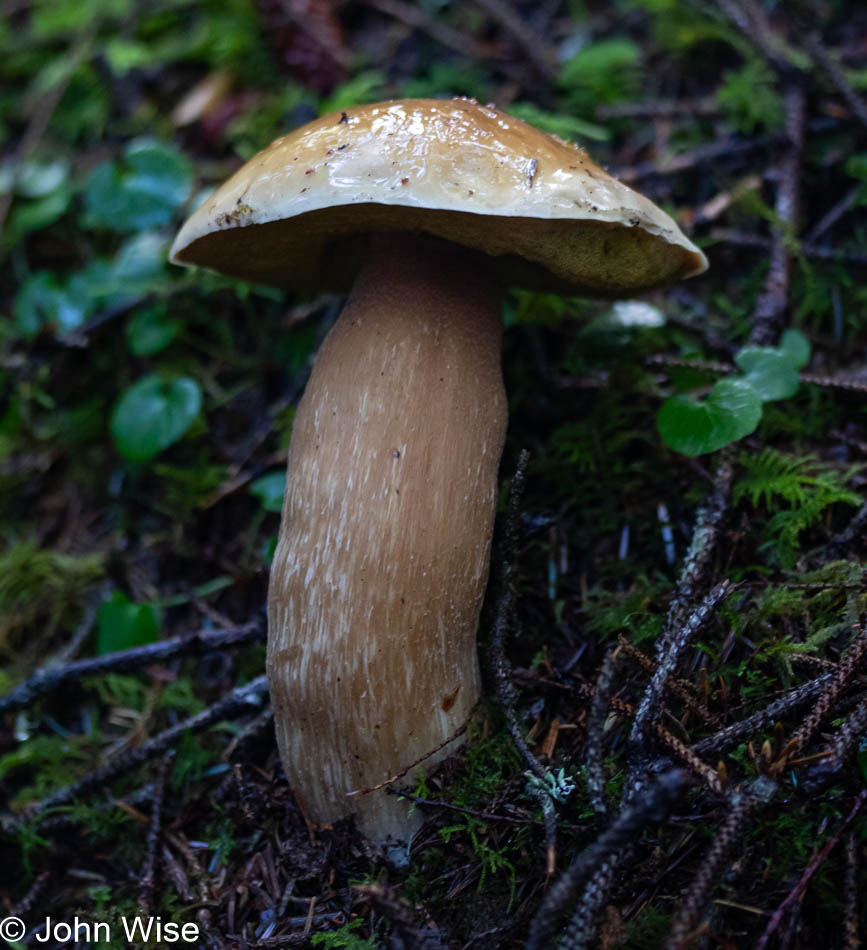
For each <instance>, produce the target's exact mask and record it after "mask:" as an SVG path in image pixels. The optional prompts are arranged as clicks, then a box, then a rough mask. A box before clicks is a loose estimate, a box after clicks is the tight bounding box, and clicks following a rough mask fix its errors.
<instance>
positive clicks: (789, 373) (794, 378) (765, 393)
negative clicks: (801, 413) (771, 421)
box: [735, 346, 800, 402]
mask: <svg viewBox="0 0 867 950" xmlns="http://www.w3.org/2000/svg"><path fill="white" fill-rule="evenodd" d="M735 363H737V365H738V366H739V367H740V368H741V369H742V370H743V371H744V373H745V374H746V380H747V382H748V383H750V384H751V385H752V387H753V389H755V391H756V392H757V393H758V394H759V397H760V398H761V400H762V402H771V401H772V400H774V399H788V398H789V396H794V395H795V393H796V392H797V391H798V385H799V382H800V380H799V379H798V369H797V367H796V366H795V364H794V363H793V362H792V360H791V359H790V358H789V357H788V356H787V355H786V354H784V353H783V352H782V351H781V350H777V349H775V348H773V347H770V346H745V347H744V348H743V349H742V350H741V351H740V352H739V353H738V354H737V355H736V356H735Z"/></svg>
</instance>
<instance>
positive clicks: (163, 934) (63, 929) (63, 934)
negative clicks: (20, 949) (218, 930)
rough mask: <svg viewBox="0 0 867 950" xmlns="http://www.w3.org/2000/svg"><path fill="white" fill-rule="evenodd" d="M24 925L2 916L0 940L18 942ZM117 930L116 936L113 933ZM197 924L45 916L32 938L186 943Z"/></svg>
mask: <svg viewBox="0 0 867 950" xmlns="http://www.w3.org/2000/svg"><path fill="white" fill-rule="evenodd" d="M26 930H27V926H26V925H25V923H24V921H23V920H22V919H21V918H20V917H4V918H3V919H2V920H0V940H5V941H7V942H8V943H15V942H16V941H18V940H20V939H21V938H22V937H23V936H24V934H25V932H26ZM118 930H120V931H121V932H120V933H117V931H118ZM199 936H200V934H199V925H198V924H194V923H186V924H176V923H174V922H173V921H164V920H163V919H162V917H121V918H120V927H119V928H118V927H117V925H112V924H109V923H106V922H105V921H103V920H100V921H90V920H84V919H82V918H81V917H73V919H72V920H71V921H66V920H54V919H52V918H51V917H46V918H45V920H44V921H43V923H42V925H41V926H39V927H38V928H37V931H36V933H35V934H34V935H33V939H34V940H35V941H36V943H37V944H40V943H49V942H52V943H73V942H83V943H86V944H87V943H98V942H100V941H107V940H111V939H112V938H114V937H120V938H121V939H122V940H125V941H126V942H127V943H132V942H133V941H135V942H136V943H157V944H166V943H170V944H174V943H180V944H190V943H195V942H196V941H197V940H198V939H199Z"/></svg>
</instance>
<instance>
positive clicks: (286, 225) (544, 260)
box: [175, 204, 694, 297]
mask: <svg viewBox="0 0 867 950" xmlns="http://www.w3.org/2000/svg"><path fill="white" fill-rule="evenodd" d="M362 215H363V218H364V224H363V226H362V227H363V230H361V231H360V230H359V217H360V216H362ZM396 231H407V232H415V233H417V234H420V235H430V236H432V237H436V238H443V239H445V240H448V241H452V242H454V243H456V244H459V245H462V246H465V247H467V248H471V249H481V250H482V252H483V253H484V254H485V255H487V257H488V259H489V264H490V266H491V267H492V269H493V270H494V272H495V273H496V274H497V276H498V277H499V278H500V280H501V281H502V282H503V283H504V284H506V285H509V286H522V287H530V288H533V289H538V290H546V291H551V292H559V293H573V294H589V295H593V296H602V297H614V296H619V295H623V294H628V293H637V292H640V291H643V290H647V289H649V288H651V287H655V286H658V285H660V284H665V283H667V282H669V281H674V280H677V279H678V278H680V277H682V276H683V274H684V272H685V271H687V270H688V269H689V268H690V267H691V266H694V259H693V256H692V255H691V254H690V252H689V251H688V250H687V249H686V248H682V247H679V246H677V245H671V244H668V243H667V242H665V241H662V240H661V239H660V238H658V237H656V236H655V235H652V234H649V233H648V232H647V231H645V230H643V229H642V228H639V227H624V226H622V225H616V224H611V223H607V222H601V221H582V222H578V223H577V224H576V222H575V221H567V220H563V219H553V220H552V219H539V218H515V217H496V218H492V217H488V216H486V215H476V214H467V213H465V212H460V211H442V210H434V209H421V208H395V207H393V206H388V205H374V204H369V205H361V206H359V205H349V206H340V207H336V208H327V209H323V210H319V211H309V212H307V213H305V214H302V215H298V216H296V217H294V218H288V219H281V220H278V221H270V222H266V223H264V224H254V225H247V226H245V227H240V228H230V229H224V230H219V231H212V232H210V233H208V234H205V235H203V236H202V237H200V238H199V239H198V240H196V241H194V242H193V244H191V245H190V246H189V247H186V248H183V249H182V250H181V251H179V252H177V253H176V255H175V259H176V260H177V261H178V262H184V263H191V264H201V265H203V266H205V267H208V268H210V269H212V270H216V271H218V272H219V273H222V274H229V275H231V276H233V277H238V278H241V279H243V280H249V281H253V282H257V283H264V284H269V285H271V286H278V287H285V288H287V289H296V290H312V289H319V290H330V291H335V292H340V291H346V290H348V289H349V288H350V287H351V285H352V281H353V280H354V278H355V274H356V273H357V271H358V269H359V267H360V266H361V263H362V261H363V260H364V257H365V256H366V252H367V246H368V243H369V237H370V235H371V234H376V233H388V232H396Z"/></svg>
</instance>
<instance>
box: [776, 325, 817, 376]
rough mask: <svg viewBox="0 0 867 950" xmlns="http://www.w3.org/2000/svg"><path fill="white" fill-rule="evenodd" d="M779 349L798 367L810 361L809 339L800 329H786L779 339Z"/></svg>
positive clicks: (801, 367)
mask: <svg viewBox="0 0 867 950" xmlns="http://www.w3.org/2000/svg"><path fill="white" fill-rule="evenodd" d="M780 350H781V351H782V353H783V354H784V355H785V356H786V357H787V358H788V360H789V361H790V362H791V363H792V365H793V366H796V367H797V368H798V369H803V368H804V367H805V366H806V365H807V363H809V362H810V341H809V340H808V339H807V338H806V337H805V336H804V334H803V333H801V331H800V330H786V332H785V333H784V334H783V338H782V339H781V340H780Z"/></svg>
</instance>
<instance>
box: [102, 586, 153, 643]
mask: <svg viewBox="0 0 867 950" xmlns="http://www.w3.org/2000/svg"><path fill="white" fill-rule="evenodd" d="M161 622H162V615H161V612H160V609H159V607H155V606H154V605H153V604H134V603H133V602H132V601H131V600H130V599H129V598H128V597H127V596H126V594H124V593H123V592H122V591H115V592H114V594H113V595H112V597H111V599H110V600H106V601H103V603H102V605H101V606H100V608H99V614H98V616H97V621H96V652H97V654H99V656H103V655H104V654H106V653H114V652H115V651H116V650H128V649H130V648H131V647H140V646H144V645H145V644H147V643H153V642H154V641H155V640H156V639H157V636H158V635H159V632H160V624H161Z"/></svg>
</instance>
